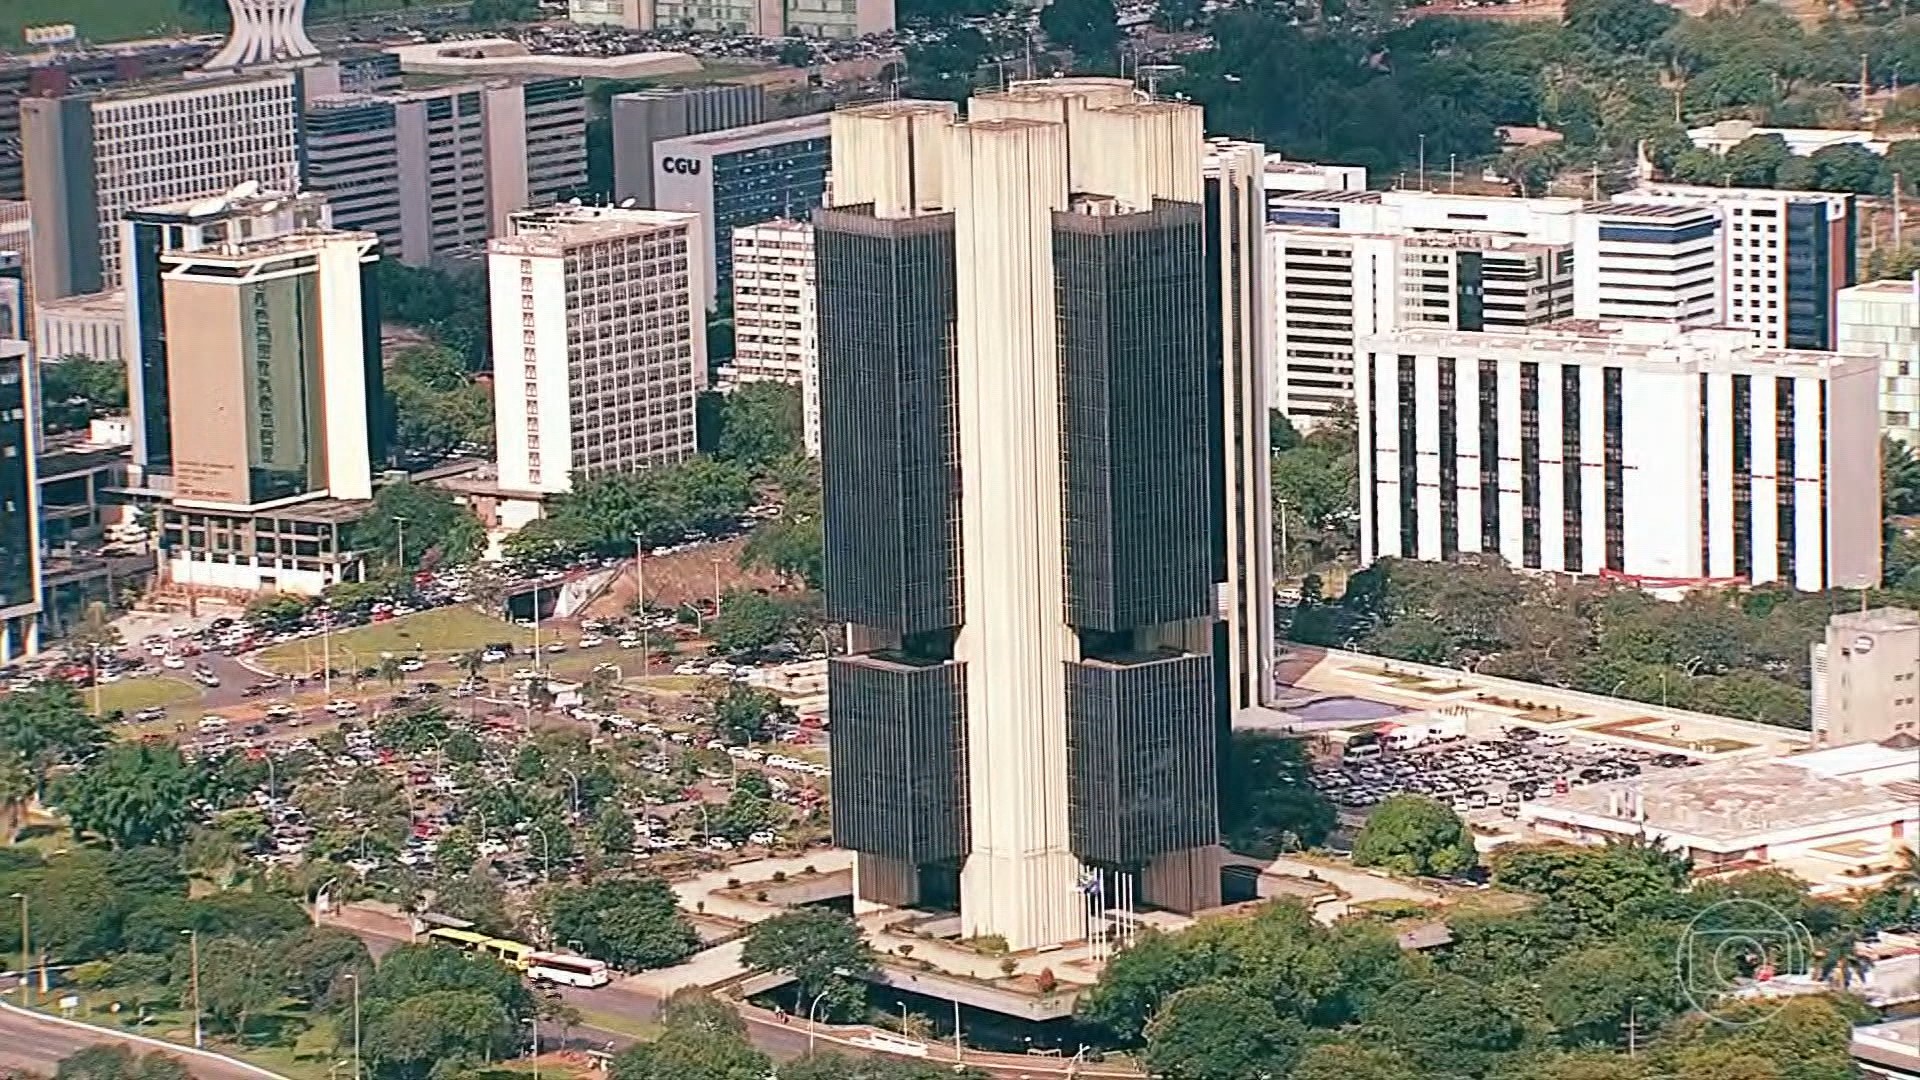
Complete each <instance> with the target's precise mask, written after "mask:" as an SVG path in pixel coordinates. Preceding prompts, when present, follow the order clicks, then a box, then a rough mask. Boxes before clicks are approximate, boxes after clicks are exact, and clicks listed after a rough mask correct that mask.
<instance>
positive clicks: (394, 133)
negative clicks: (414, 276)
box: [305, 79, 586, 266]
mask: <svg viewBox="0 0 1920 1080" xmlns="http://www.w3.org/2000/svg"><path fill="white" fill-rule="evenodd" d="M584 109H585V105H584V100H583V99H582V98H581V96H580V85H579V82H578V81H577V80H571V79H543V80H531V81H528V82H524V83H520V82H511V81H507V80H493V81H490V82H469V83H456V84H451V85H445V86H438V87H434V88H431V89H425V90H407V91H397V92H392V93H381V94H330V95H322V96H319V97H315V98H313V99H311V100H310V101H309V102H308V104H307V109H306V116H305V125H306V137H305V141H306V186H307V188H308V189H309V190H312V191H318V192H321V193H323V194H325V195H327V197H328V199H329V201H330V202H331V203H332V207H333V221H334V224H335V226H336V227H339V228H343V229H354V230H361V231H365V232H371V233H373V234H375V235H376V236H378V237H380V242H381V247H382V249H383V250H384V251H385V252H386V253H387V255H388V256H389V257H391V258H397V259H399V260H400V261H401V262H404V263H406V264H408V265H410V266H426V265H430V264H434V263H437V262H442V261H445V260H448V259H454V258H463V257H465V258H472V257H477V256H478V255H479V254H480V253H481V252H482V251H484V249H485V246H486V242H487V241H488V240H489V239H491V238H492V237H495V236H503V235H505V234H506V231H507V219H508V218H509V217H510V216H511V215H512V214H514V213H516V212H518V211H520V210H523V209H525V208H527V207H528V206H530V205H536V204H540V203H549V202H553V201H555V200H557V199H559V198H560V197H561V196H563V195H569V194H571V193H572V192H573V191H574V190H576V189H578V188H579V187H580V186H582V185H583V184H585V182H586V158H585V156H584V151H583V150H582V147H584V145H585V137H586V136H585V132H586V113H585V111H584ZM556 141H559V142H565V143H566V144H567V145H565V146H564V147H556V145H555V143H556Z"/></svg>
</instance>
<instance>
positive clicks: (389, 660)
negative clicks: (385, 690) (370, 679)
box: [380, 653, 406, 687]
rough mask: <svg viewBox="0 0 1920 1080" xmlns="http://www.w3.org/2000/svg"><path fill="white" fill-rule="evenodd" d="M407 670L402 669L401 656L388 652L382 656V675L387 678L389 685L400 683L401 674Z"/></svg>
mask: <svg viewBox="0 0 1920 1080" xmlns="http://www.w3.org/2000/svg"><path fill="white" fill-rule="evenodd" d="M405 674H406V672H404V671H401V670H400V658H399V657H397V656H394V655H393V654H391V653H388V654H387V655H385V656H382V657H381V658H380V677H381V678H383V679H385V680H387V685H388V686H389V687H393V686H397V685H399V683H400V676H402V675H405Z"/></svg>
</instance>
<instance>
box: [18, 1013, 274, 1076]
mask: <svg viewBox="0 0 1920 1080" xmlns="http://www.w3.org/2000/svg"><path fill="white" fill-rule="evenodd" d="M95 1043H120V1044H123V1045H125V1046H126V1047H127V1048H128V1049H129V1050H132V1051H133V1052H134V1053H136V1054H145V1053H148V1052H150V1051H152V1050H153V1049H155V1048H154V1047H152V1046H150V1045H146V1044H143V1043H141V1042H139V1041H137V1040H134V1039H129V1038H125V1037H122V1036H118V1035H114V1034H112V1033H110V1032H104V1031H95V1030H92V1029H86V1028H74V1027H68V1026H66V1025H64V1024H58V1023H55V1022H53V1021H51V1020H46V1019H42V1018H39V1017H29V1016H23V1015H21V1014H20V1013H19V1012H16V1011H14V1010H11V1009H8V1010H4V1011H0V1068H9V1069H23V1070H26V1071H29V1072H34V1073H42V1074H45V1075H48V1076H51V1075H53V1071H54V1069H55V1067H56V1066H58V1065H59V1064H60V1059H61V1058H63V1057H66V1056H67V1055H68V1054H71V1053H73V1052H75V1051H77V1050H81V1049H84V1048H86V1047H88V1046H91V1045H93V1044H95ZM174 1057H175V1058H176V1059H177V1060H178V1061H179V1062H180V1063H181V1064H182V1065H185V1066H186V1067H187V1071H188V1072H189V1073H191V1074H192V1075H194V1076H197V1077H201V1078H202V1080H262V1077H261V1074H260V1073H257V1072H253V1071H250V1070H248V1069H243V1068H240V1067H238V1066H235V1065H231V1064H229V1063H227V1062H224V1061H220V1060H218V1059H210V1058H205V1057H200V1056H198V1055H194V1054H175V1055H174Z"/></svg>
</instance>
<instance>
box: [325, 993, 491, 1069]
mask: <svg viewBox="0 0 1920 1080" xmlns="http://www.w3.org/2000/svg"><path fill="white" fill-rule="evenodd" d="M518 1037H519V1031H518V1029H517V1027H516V1026H515V1025H514V1023H513V1020H512V1018H511V1017H510V1016H509V1015H508V1013H507V1010H506V1009H505V1008H504V1007H503V1006H502V1004H501V1002H500V1001H499V999H497V998H494V997H490V996H488V995H487V994H484V993H481V992H478V991H472V990H435V991H430V992H428V993H424V994H419V995H417V996H414V997H409V998H406V999H405V1000H403V1001H400V1002H399V1003H397V1004H395V1005H393V1006H392V1007H391V1009H386V1010H378V1011H375V1013H374V1015H373V1020H372V1021H371V1022H370V1023H368V1024H367V1026H366V1034H365V1037H364V1040H363V1046H362V1051H363V1053H364V1054H365V1056H366V1058H367V1059H368V1060H370V1061H371V1062H372V1063H373V1067H374V1070H375V1072H376V1073H377V1074H379V1075H383V1076H392V1077H407V1078H424V1077H425V1076H427V1074H428V1073H429V1072H431V1071H433V1068H434V1066H435V1065H436V1064H437V1063H439V1062H442V1061H445V1060H447V1059H459V1058H463V1057H465V1058H482V1057H493V1056H501V1055H504V1054H506V1053H508V1052H510V1050H511V1049H512V1047H513V1045H514V1043H515V1042H516V1041H517V1039H518Z"/></svg>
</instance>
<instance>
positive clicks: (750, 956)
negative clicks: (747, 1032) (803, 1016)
mask: <svg viewBox="0 0 1920 1080" xmlns="http://www.w3.org/2000/svg"><path fill="white" fill-rule="evenodd" d="M740 962H741V963H742V964H744V965H745V966H747V967H748V968H751V969H752V970H754V971H784V972H786V973H787V974H789V975H792V976H793V977H794V980H795V982H797V983H798V984H799V991H800V995H801V997H803V998H804V999H806V1000H808V1001H812V1000H813V999H814V998H816V997H820V996H823V995H824V997H825V998H826V1001H827V1005H826V1008H825V1010H824V1011H825V1013H826V1014H827V1015H844V1014H845V1013H846V1012H848V1011H849V1010H850V1008H851V1007H852V1005H853V1004H854V1002H855V1001H858V1000H864V997H863V995H862V994H861V993H860V991H859V989H858V981H859V980H862V979H864V978H866V977H867V976H868V975H869V974H870V973H871V972H872V971H873V951H872V950H871V949H869V948H868V947H867V943H866V941H865V940H864V939H862V938H861V936H860V928H859V927H858V926H857V925H855V924H854V922H853V920H852V919H849V918H847V917H846V916H845V915H842V914H840V913H839V912H837V911H827V910H824V909H820V908H797V909H795V910H792V911H787V912H782V913H781V914H779V915H775V916H774V917H773V918H771V919H767V920H765V921H763V922H758V923H755V924H754V925H753V927H752V929H750V930H748V931H747V943H746V945H745V947H744V948H742V949H741V950H740Z"/></svg>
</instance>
